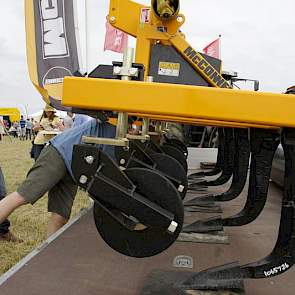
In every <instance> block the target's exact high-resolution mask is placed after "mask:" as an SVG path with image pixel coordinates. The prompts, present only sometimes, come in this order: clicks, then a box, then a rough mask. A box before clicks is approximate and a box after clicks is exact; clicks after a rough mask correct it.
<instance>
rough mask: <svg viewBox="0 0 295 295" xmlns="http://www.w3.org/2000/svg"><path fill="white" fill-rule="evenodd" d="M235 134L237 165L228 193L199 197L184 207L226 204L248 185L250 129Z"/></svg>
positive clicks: (240, 130) (239, 130)
mask: <svg viewBox="0 0 295 295" xmlns="http://www.w3.org/2000/svg"><path fill="white" fill-rule="evenodd" d="M234 132H235V157H234V158H235V165H234V172H233V179H232V184H231V186H230V188H229V190H228V191H226V192H224V193H222V194H220V195H213V196H212V195H209V196H203V197H197V198H195V199H193V200H190V201H189V202H187V203H185V204H184V205H189V206H198V205H199V204H200V203H201V204H202V203H204V202H225V201H231V200H233V199H235V198H237V197H238V196H239V195H240V194H241V192H242V190H243V188H244V186H245V183H246V180H247V175H248V167H249V158H250V141H249V131H248V129H239V128H236V129H235V130H234Z"/></svg>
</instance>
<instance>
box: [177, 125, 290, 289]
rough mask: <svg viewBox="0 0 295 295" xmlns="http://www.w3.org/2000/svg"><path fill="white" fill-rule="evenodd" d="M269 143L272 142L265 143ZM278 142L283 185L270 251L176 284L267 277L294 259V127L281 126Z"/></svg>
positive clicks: (228, 283) (233, 283)
mask: <svg viewBox="0 0 295 295" xmlns="http://www.w3.org/2000/svg"><path fill="white" fill-rule="evenodd" d="M269 144H270V145H271V146H272V144H271V143H269ZM282 145H283V149H284V153H285V185H284V196H283V201H282V210H281V220H280V228H279V233H278V238H277V242H276V244H275V247H274V249H273V250H272V252H271V253H270V254H269V255H268V256H267V257H265V258H264V259H262V260H260V261H257V262H254V263H250V264H246V265H244V266H238V264H237V263H232V264H228V265H223V266H219V267H215V268H211V269H208V270H205V271H202V272H200V273H198V274H196V275H194V276H192V277H191V278H189V279H188V280H186V281H184V282H183V283H182V284H181V285H180V286H179V287H180V288H182V289H186V290H188V289H189V290H191V289H197V290H200V289H220V288H233V287H237V286H238V285H240V284H241V280H243V279H254V278H255V279H259V278H270V277H274V276H277V275H280V274H282V273H284V272H286V271H288V270H289V269H290V268H291V267H292V266H293V265H294V263H295V169H294V167H295V129H294V128H284V130H283V132H282Z"/></svg>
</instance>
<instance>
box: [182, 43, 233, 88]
mask: <svg viewBox="0 0 295 295" xmlns="http://www.w3.org/2000/svg"><path fill="white" fill-rule="evenodd" d="M184 55H185V56H186V57H187V58H188V59H189V60H190V61H192V62H193V63H194V64H195V65H196V66H197V68H198V69H199V71H200V72H201V73H203V74H204V75H205V76H206V77H207V78H208V80H209V81H210V82H211V83H212V84H213V85H216V86H218V87H220V88H230V85H229V84H228V83H227V81H226V80H225V79H224V78H223V77H222V76H221V75H220V74H219V73H218V72H217V71H216V70H215V69H214V68H213V67H212V66H211V65H210V64H209V62H207V61H206V59H204V58H203V57H202V55H201V54H200V53H198V52H196V51H195V50H194V49H193V48H192V47H190V46H189V47H188V48H187V49H186V50H185V51H184Z"/></svg>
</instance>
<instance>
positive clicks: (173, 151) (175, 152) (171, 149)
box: [161, 144, 188, 173]
mask: <svg viewBox="0 0 295 295" xmlns="http://www.w3.org/2000/svg"><path fill="white" fill-rule="evenodd" d="M161 149H162V150H163V152H164V153H165V154H167V155H169V156H171V157H172V158H174V159H175V160H177V161H178V162H179V163H180V164H181V165H182V167H183V169H184V171H185V172H186V173H187V169H188V167H187V161H186V157H185V156H184V154H183V152H182V151H181V150H179V149H178V148H177V147H175V146H173V145H170V144H164V145H162V146H161Z"/></svg>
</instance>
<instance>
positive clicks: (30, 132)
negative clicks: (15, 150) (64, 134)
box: [0, 106, 74, 140]
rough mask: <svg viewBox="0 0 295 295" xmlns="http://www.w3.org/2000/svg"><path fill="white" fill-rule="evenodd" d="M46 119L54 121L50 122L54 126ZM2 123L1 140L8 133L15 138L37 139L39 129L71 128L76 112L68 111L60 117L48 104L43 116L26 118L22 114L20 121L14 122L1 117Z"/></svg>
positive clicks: (0, 128)
mask: <svg viewBox="0 0 295 295" xmlns="http://www.w3.org/2000/svg"><path fill="white" fill-rule="evenodd" d="M48 115H49V117H48ZM47 118H49V120H46V119H47ZM51 119H52V120H51ZM46 121H52V122H50V123H51V124H52V126H50V124H47V123H46ZM0 123H1V124H0V125H1V127H0V140H1V139H2V136H3V135H7V134H9V135H10V136H12V137H14V138H19V139H20V140H32V139H35V137H36V135H37V134H38V131H39V130H40V129H42V128H43V129H44V130H53V129H60V130H61V131H63V130H66V129H68V128H71V127H72V126H73V123H74V114H73V113H71V112H67V115H66V116H65V117H64V118H60V117H58V116H57V115H56V112H55V110H54V109H53V108H52V107H50V106H46V107H45V109H44V111H43V114H42V116H41V118H29V117H28V118H27V119H25V118H24V116H21V118H20V120H19V121H14V122H11V121H10V120H9V119H1V118H0ZM60 123H61V124H60ZM57 124H60V126H57ZM62 125H63V126H62Z"/></svg>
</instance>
